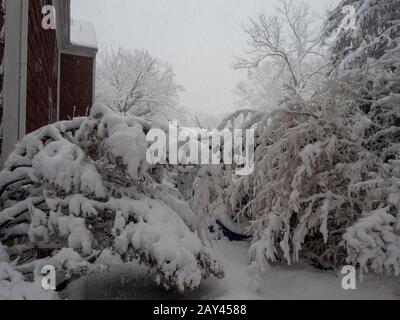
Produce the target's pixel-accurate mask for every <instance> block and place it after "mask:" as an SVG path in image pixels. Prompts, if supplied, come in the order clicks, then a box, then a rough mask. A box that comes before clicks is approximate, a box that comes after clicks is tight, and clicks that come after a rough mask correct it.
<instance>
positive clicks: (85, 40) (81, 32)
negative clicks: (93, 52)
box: [71, 19, 98, 49]
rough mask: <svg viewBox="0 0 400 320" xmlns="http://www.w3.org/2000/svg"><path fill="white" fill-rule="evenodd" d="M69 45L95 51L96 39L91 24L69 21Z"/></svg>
mask: <svg viewBox="0 0 400 320" xmlns="http://www.w3.org/2000/svg"><path fill="white" fill-rule="evenodd" d="M71 44H72V45H75V46H79V47H87V48H92V49H97V48H98V47H97V38H96V32H95V30H94V26H93V24H92V23H91V22H88V21H82V20H76V19H71Z"/></svg>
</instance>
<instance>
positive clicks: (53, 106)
mask: <svg viewBox="0 0 400 320" xmlns="http://www.w3.org/2000/svg"><path fill="white" fill-rule="evenodd" d="M47 4H51V1H47ZM41 10H42V1H41V0H30V1H29V26H28V79H27V103H26V131H27V133H29V132H32V131H34V130H36V129H38V128H40V127H42V126H44V125H47V124H49V123H52V122H54V121H56V120H57V119H56V116H57V74H58V70H57V66H58V54H57V40H56V32H55V30H52V29H48V30H45V29H43V28H42V18H43V15H42V13H41Z"/></svg>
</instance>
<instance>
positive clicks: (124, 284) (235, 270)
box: [64, 240, 400, 300]
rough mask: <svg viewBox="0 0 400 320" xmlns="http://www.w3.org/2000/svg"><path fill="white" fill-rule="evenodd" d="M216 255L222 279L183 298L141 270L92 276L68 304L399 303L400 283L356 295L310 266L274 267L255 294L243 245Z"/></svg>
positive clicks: (374, 284) (223, 243) (364, 287)
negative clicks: (86, 301)
mask: <svg viewBox="0 0 400 320" xmlns="http://www.w3.org/2000/svg"><path fill="white" fill-rule="evenodd" d="M215 250H216V252H217V254H218V257H219V259H220V260H221V261H222V262H223V264H224V266H225V270H226V276H225V278H224V279H222V280H216V279H214V278H213V279H209V280H207V281H206V282H205V283H204V284H203V286H202V287H201V288H200V289H198V290H195V291H193V292H190V293H189V292H188V293H185V294H183V295H181V294H179V293H178V292H176V291H172V292H171V291H166V290H163V289H160V288H159V287H158V286H156V285H155V284H154V282H153V281H152V280H151V279H150V277H149V275H148V272H147V269H146V268H145V267H134V268H133V269H131V270H113V271H112V272H110V273H109V274H101V275H91V276H88V277H86V278H82V279H81V280H79V281H76V282H75V283H72V284H70V285H69V286H68V288H67V290H66V291H65V293H64V297H66V298H68V299H212V300H218V299H234V300H235V299H246V300H247V299H249V300H252V299H267V300H275V299H371V300H379V299H400V279H399V278H397V279H396V278H391V279H379V278H378V277H376V276H366V277H364V282H363V283H360V282H359V281H358V282H357V289H356V290H350V291H345V290H343V289H342V287H341V279H342V278H341V274H336V273H334V272H327V271H319V270H317V269H314V268H313V267H309V266H295V267H292V268H289V267H283V266H273V267H271V268H270V270H269V271H268V272H267V273H266V274H265V275H264V276H263V277H262V278H261V280H260V283H259V288H261V289H258V290H257V289H255V288H253V287H252V285H251V277H250V276H249V275H248V273H247V268H246V266H247V260H246V252H247V244H246V243H243V242H241V243H240V242H229V241H227V240H220V241H218V242H217V243H216V247H215Z"/></svg>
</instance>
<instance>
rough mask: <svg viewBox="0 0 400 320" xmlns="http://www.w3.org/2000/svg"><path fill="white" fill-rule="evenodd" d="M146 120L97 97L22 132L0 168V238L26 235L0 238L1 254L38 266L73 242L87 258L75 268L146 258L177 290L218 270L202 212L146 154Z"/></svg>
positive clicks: (75, 250)
mask: <svg viewBox="0 0 400 320" xmlns="http://www.w3.org/2000/svg"><path fill="white" fill-rule="evenodd" d="M151 126H152V124H151V123H149V122H146V121H144V120H142V119H141V118H137V117H121V116H118V115H116V114H115V113H113V112H112V111H110V110H109V109H107V108H106V107H103V106H95V107H94V109H93V111H92V115H91V116H90V117H88V118H79V119H74V120H72V121H65V122H59V123H56V124H53V125H49V126H47V127H43V128H41V129H40V130H38V131H36V132H34V133H32V134H29V135H27V136H26V137H25V138H24V139H23V140H22V141H21V143H20V144H19V145H18V146H17V147H16V149H15V151H14V152H13V153H12V154H11V156H10V157H9V159H8V160H7V163H6V165H5V169H4V170H3V171H2V172H1V173H0V206H1V207H0V210H1V212H0V240H1V241H3V243H13V244H15V243H14V242H13V241H14V240H12V239H20V240H21V239H25V238H26V239H27V241H22V243H18V244H17V245H10V246H9V247H8V248H5V247H4V246H2V247H0V261H2V262H3V261H5V262H9V259H8V258H7V257H8V256H9V258H10V259H11V260H13V261H15V260H16V259H17V260H16V263H15V264H16V268H17V269H19V270H25V271H26V272H28V273H29V272H37V268H36V267H32V266H34V264H38V263H37V261H41V262H46V261H47V264H49V261H51V259H54V257H53V258H45V259H42V260H40V259H39V260H38V257H37V256H41V255H43V252H46V250H47V252H48V251H49V249H50V251H52V252H53V255H55V257H57V255H59V254H60V252H61V253H62V252H63V251H62V250H65V248H69V249H68V250H72V251H70V253H71V254H70V256H71V257H73V258H74V261H77V259H78V260H81V261H82V263H83V264H84V266H85V267H84V268H78V269H79V271H82V272H75V271H74V272H73V274H74V275H76V274H80V273H85V272H87V271H90V270H91V269H92V265H93V264H95V265H96V262H98V260H99V259H100V261H102V262H105V264H107V263H106V262H107V261H114V262H115V261H116V259H117V260H118V261H121V262H122V261H123V262H127V263H128V262H129V261H132V260H139V261H140V262H143V263H145V264H147V265H148V266H149V267H150V270H151V272H152V273H153V274H154V277H155V279H156V280H157V282H158V283H160V284H162V285H164V286H165V287H167V288H169V287H176V288H177V289H179V290H180V291H183V290H184V289H187V288H188V289H193V288H196V287H198V286H199V285H200V283H201V281H202V279H204V278H206V277H208V276H209V275H210V274H214V275H216V276H217V277H221V276H222V275H223V271H222V268H221V266H220V265H219V263H218V262H217V261H216V260H215V259H214V257H213V254H212V251H211V249H210V248H209V247H208V245H207V244H206V242H205V241H204V239H201V238H199V236H198V234H201V232H200V231H201V230H200V229H201V227H200V223H199V217H198V216H196V215H195V214H194V213H193V211H192V210H191V209H190V207H189V205H188V204H187V203H186V202H185V201H183V200H182V198H181V196H180V195H179V193H178V192H176V190H175V189H172V188H171V187H170V186H168V185H167V184H163V183H157V182H156V181H158V179H153V173H154V172H155V171H157V172H158V171H159V170H160V168H154V167H150V166H149V165H148V163H147V161H146V150H147V142H146V137H145V134H146V132H148V131H149V130H150V129H151ZM24 237H25V238H24ZM60 250H61V251H60ZM72 253H73V254H72ZM105 256H106V257H108V258H107V259H105ZM110 257H114V258H112V259H109V258H110ZM56 260H57V259H56ZM57 261H58V260H57ZM68 261H69V259H66V262H68ZM41 264H42V263H39V264H38V265H41ZM50 264H51V263H50ZM58 265H59V266H60V267H63V268H64V267H65V266H66V264H65V263H62V264H58ZM27 266H29V267H27ZM75 266H76V263H75V264H72V267H73V269H76V268H75ZM0 269H1V268H0ZM5 270H6V269H5ZM35 270H36V271H35ZM0 272H1V271H0ZM0 280H1V279H0Z"/></svg>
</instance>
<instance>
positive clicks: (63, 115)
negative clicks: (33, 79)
mask: <svg viewBox="0 0 400 320" xmlns="http://www.w3.org/2000/svg"><path fill="white" fill-rule="evenodd" d="M93 70H94V59H93V58H89V57H83V56H77V55H71V54H61V72H60V74H61V79H60V80H61V88H60V114H59V117H60V120H68V119H70V118H73V117H79V116H85V115H87V113H88V111H89V110H90V107H91V106H92V103H93V81H94V79H93V75H94V71H93Z"/></svg>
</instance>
